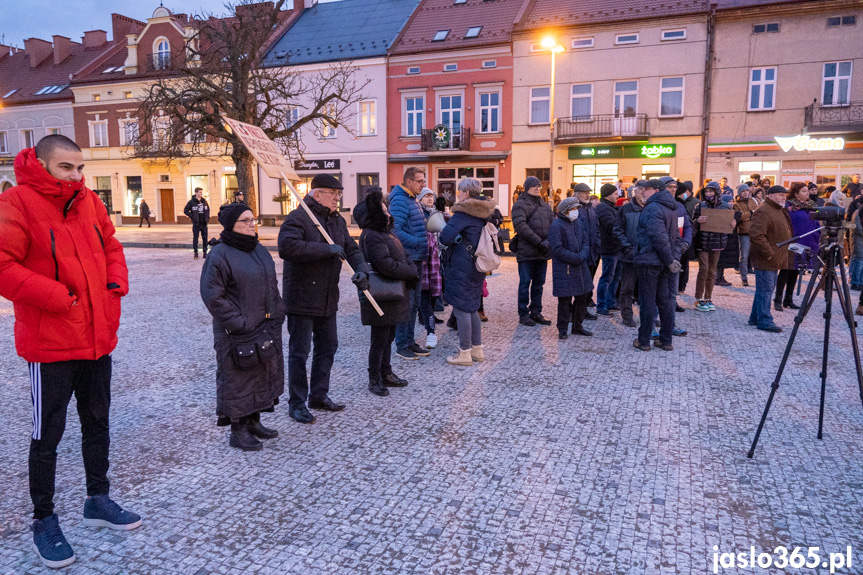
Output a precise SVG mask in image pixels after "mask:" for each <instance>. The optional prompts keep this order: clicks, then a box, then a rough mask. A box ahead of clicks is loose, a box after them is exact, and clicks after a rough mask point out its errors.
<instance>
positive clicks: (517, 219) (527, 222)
mask: <svg viewBox="0 0 863 575" xmlns="http://www.w3.org/2000/svg"><path fill="white" fill-rule="evenodd" d="M510 215H511V216H512V227H513V230H515V233H516V234H518V252H516V254H515V260H516V261H518V262H525V261H529V260H547V259H548V258H549V256H548V254H547V253H546V252H545V251H543V250H542V249H541V248H540V247H539V244H541V243H542V242H544V241H545V240H546V239H548V228H549V226H551V222H552V220H553V219H554V213H553V212H552V211H551V206H549V205H548V204H547V203H545V202H543V201H542V197H541V196H532V195H530V194H528V193H524V194H521V195H519V196H518V200H516V202H515V204H513V206H512V213H511V214H510ZM447 301H449V300H447Z"/></svg>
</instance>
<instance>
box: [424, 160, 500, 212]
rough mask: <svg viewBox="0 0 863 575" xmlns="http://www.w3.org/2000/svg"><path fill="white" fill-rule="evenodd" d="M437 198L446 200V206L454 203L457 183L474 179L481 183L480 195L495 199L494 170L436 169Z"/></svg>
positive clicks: (487, 168)
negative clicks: (465, 179) (466, 179)
mask: <svg viewBox="0 0 863 575" xmlns="http://www.w3.org/2000/svg"><path fill="white" fill-rule="evenodd" d="M436 175H437V193H438V196H441V197H444V198H446V201H447V205H452V204H453V203H455V201H456V198H457V192H456V187H457V185H458V182H459V181H461V180H462V179H464V178H476V179H478V180H479V181H480V182H481V183H482V195H484V196H486V197H487V198H494V197H495V189H496V187H497V180H496V168H494V167H492V166H489V167H478V168H474V167H460V168H438V169H437V172H436Z"/></svg>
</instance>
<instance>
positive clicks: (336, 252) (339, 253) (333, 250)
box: [329, 244, 348, 260]
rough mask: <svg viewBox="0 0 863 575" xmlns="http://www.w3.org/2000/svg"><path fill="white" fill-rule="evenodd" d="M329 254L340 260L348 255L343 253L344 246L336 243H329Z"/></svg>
mask: <svg viewBox="0 0 863 575" xmlns="http://www.w3.org/2000/svg"><path fill="white" fill-rule="evenodd" d="M329 247H330V255H331V256H335V257H337V258H339V259H341V260H346V259H348V257H347V256H346V255H345V248H343V247H342V246H340V245H338V244H331V245H330V246H329Z"/></svg>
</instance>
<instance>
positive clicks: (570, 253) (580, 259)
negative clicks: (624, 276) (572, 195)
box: [548, 210, 593, 297]
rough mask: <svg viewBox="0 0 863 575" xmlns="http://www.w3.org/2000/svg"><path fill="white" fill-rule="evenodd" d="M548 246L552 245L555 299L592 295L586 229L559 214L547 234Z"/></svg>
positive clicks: (552, 275) (552, 274)
mask: <svg viewBox="0 0 863 575" xmlns="http://www.w3.org/2000/svg"><path fill="white" fill-rule="evenodd" d="M579 211H581V210H579ZM579 216H581V214H579ZM548 243H549V244H550V245H551V277H552V290H551V291H552V295H554V297H575V296H580V295H584V294H586V293H590V292H591V291H593V278H592V277H590V269H589V268H588V267H587V260H588V258H589V257H590V245H589V244H588V243H587V236H586V234H585V233H584V227H583V226H580V225H578V221H574V222H573V221H570V219H569V218H567V217H566V216H565V215H564V214H557V217H556V218H555V220H554V221H553V222H552V223H551V228H550V229H549V232H548Z"/></svg>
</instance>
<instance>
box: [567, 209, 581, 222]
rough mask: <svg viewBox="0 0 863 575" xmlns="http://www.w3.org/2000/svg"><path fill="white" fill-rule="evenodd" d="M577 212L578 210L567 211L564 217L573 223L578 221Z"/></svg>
mask: <svg viewBox="0 0 863 575" xmlns="http://www.w3.org/2000/svg"><path fill="white" fill-rule="evenodd" d="M578 212H579V210H569V212H568V213H567V214H566V216H567V217H568V218H569V219H570V220H571V221H573V222H574V221H575V220H577V219H578Z"/></svg>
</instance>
